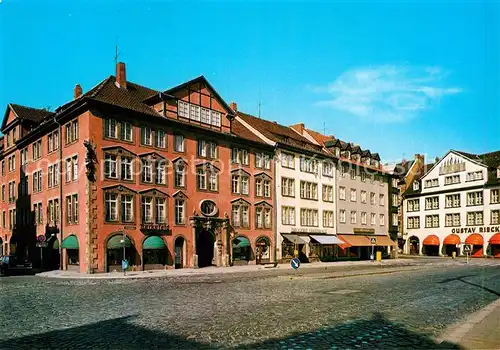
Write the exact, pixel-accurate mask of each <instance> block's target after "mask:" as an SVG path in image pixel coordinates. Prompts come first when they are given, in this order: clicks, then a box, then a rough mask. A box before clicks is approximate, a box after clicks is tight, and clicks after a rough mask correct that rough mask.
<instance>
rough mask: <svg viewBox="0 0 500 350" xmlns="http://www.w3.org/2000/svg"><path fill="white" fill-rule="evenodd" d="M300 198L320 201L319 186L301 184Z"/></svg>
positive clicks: (306, 182)
mask: <svg viewBox="0 0 500 350" xmlns="http://www.w3.org/2000/svg"><path fill="white" fill-rule="evenodd" d="M300 198H303V199H312V200H317V199H318V184H317V183H314V182H308V181H301V182H300Z"/></svg>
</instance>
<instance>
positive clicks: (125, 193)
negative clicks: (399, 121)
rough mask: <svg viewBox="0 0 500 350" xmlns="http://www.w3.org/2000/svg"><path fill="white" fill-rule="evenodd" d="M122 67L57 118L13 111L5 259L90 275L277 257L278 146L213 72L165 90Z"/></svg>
mask: <svg viewBox="0 0 500 350" xmlns="http://www.w3.org/2000/svg"><path fill="white" fill-rule="evenodd" d="M116 68H117V69H116V77H115V76H110V77H108V78H106V79H105V80H103V81H102V82H100V83H99V84H98V85H96V86H95V87H93V88H92V89H91V90H89V91H88V92H86V93H82V89H81V87H80V86H79V85H77V86H76V87H75V91H74V100H73V101H70V102H69V103H66V104H65V105H63V106H61V107H59V108H57V109H56V110H55V111H54V112H49V111H44V110H39V109H33V108H28V107H23V106H18V105H13V104H10V105H8V107H7V110H6V113H5V117H4V120H3V124H2V133H3V134H4V135H5V137H4V140H3V143H2V146H3V149H1V148H0V152H1V153H0V159H1V162H2V177H1V183H2V190H3V189H4V187H5V188H7V190H5V191H8V195H7V194H5V196H3V193H4V192H2V201H1V206H2V209H1V211H2V214H3V217H2V220H3V221H2V222H1V223H2V225H1V239H2V247H3V251H4V253H11V254H16V255H17V256H18V258H19V259H25V260H28V261H32V262H33V263H34V264H38V265H40V264H41V263H42V262H41V261H40V260H41V258H40V252H42V254H43V265H44V266H45V267H52V268H53V267H57V266H59V261H61V262H62V264H63V268H73V269H78V270H79V271H81V272H102V271H112V270H120V269H121V267H120V265H121V260H122V258H123V255H124V254H125V256H126V258H127V260H128V261H129V264H130V265H131V266H132V268H133V269H150V268H173V267H176V268H181V267H193V266H199V267H203V266H209V265H217V266H227V265H231V264H236V263H237V264H241V263H244V264H248V263H255V262H271V261H274V255H273V252H274V242H275V240H274V222H273V215H272V213H273V210H272V208H273V199H274V196H273V192H274V189H273V188H272V187H273V174H274V169H273V167H274V164H273V162H272V161H271V158H272V155H273V149H272V147H270V146H268V145H266V144H265V143H263V142H262V141H260V140H259V139H258V138H257V137H256V136H255V135H254V134H253V133H251V132H249V131H248V130H247V129H246V128H245V127H243V126H242V125H241V124H239V122H238V121H236V120H234V117H235V111H236V105H235V104H232V105H231V106H229V105H227V104H226V103H225V102H224V100H223V99H222V98H221V97H220V96H219V94H218V93H217V91H215V89H214V88H213V87H212V86H211V85H210V84H209V83H208V81H207V80H206V79H205V78H204V77H199V78H196V79H193V80H191V81H189V82H186V83H184V84H181V85H179V86H176V87H174V88H171V89H169V90H166V91H156V90H152V89H149V88H146V87H143V86H140V85H137V84H134V83H131V82H129V81H127V80H126V72H125V65H124V64H123V63H118V64H117V67H116ZM13 157H14V158H15V159H14V160H13ZM61 218H62V220H61ZM39 236H43V237H44V238H45V240H46V243H44V244H42V245H43V246H44V245H46V246H47V247H44V248H40V247H37V245H36V242H37V238H38V239H40V238H39ZM44 238H41V239H42V240H43V239H44ZM39 245H40V244H39ZM59 253H61V254H62V256H61V257H59Z"/></svg>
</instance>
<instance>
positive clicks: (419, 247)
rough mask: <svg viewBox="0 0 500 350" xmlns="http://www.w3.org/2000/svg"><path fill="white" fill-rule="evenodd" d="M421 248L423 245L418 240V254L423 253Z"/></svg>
mask: <svg viewBox="0 0 500 350" xmlns="http://www.w3.org/2000/svg"><path fill="white" fill-rule="evenodd" d="M423 250H424V245H423V244H422V243H421V242H419V243H418V255H424V254H423Z"/></svg>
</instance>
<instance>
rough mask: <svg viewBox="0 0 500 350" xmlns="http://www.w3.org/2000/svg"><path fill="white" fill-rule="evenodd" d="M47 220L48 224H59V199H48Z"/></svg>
mask: <svg viewBox="0 0 500 350" xmlns="http://www.w3.org/2000/svg"><path fill="white" fill-rule="evenodd" d="M47 206H48V218H47V220H48V221H49V223H50V224H53V225H54V224H56V223H58V222H59V199H57V198H55V199H49V201H48V205H47Z"/></svg>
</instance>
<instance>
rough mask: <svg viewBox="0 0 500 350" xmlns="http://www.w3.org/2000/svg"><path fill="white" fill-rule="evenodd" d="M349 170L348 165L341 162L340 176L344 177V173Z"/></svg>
mask: <svg viewBox="0 0 500 350" xmlns="http://www.w3.org/2000/svg"><path fill="white" fill-rule="evenodd" d="M348 171H349V167H348V166H347V165H346V164H342V166H341V167H340V176H342V177H345V174H347V172H348Z"/></svg>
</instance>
